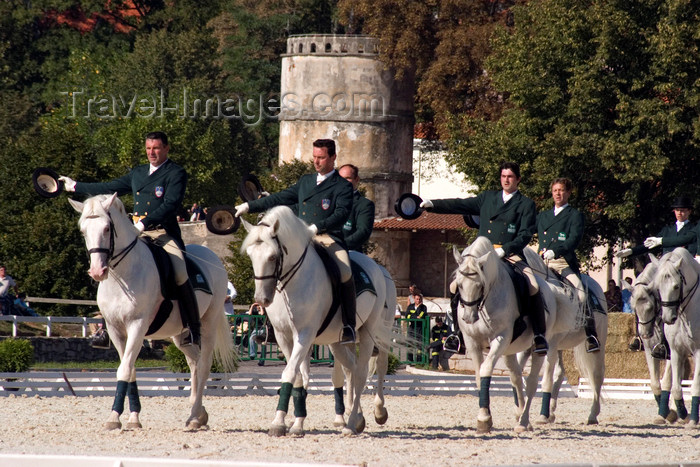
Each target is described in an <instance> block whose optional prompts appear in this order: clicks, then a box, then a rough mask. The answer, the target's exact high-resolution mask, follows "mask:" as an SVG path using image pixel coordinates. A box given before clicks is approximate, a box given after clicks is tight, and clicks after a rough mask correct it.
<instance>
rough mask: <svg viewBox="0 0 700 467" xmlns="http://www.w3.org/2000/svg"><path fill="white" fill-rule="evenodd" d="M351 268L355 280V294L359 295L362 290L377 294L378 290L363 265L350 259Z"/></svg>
mask: <svg viewBox="0 0 700 467" xmlns="http://www.w3.org/2000/svg"><path fill="white" fill-rule="evenodd" d="M350 268H351V269H352V277H353V279H354V281H355V295H356V296H359V295H360V294H361V293H362V292H372V293H373V294H374V295H377V290H376V289H375V288H374V284H373V283H372V280H371V279H370V278H369V275H368V274H367V272H365V270H364V269H363V268H362V266H360V265H359V264H357V263H356V262H355V261H352V260H350Z"/></svg>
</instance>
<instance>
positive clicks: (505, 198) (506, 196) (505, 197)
mask: <svg viewBox="0 0 700 467" xmlns="http://www.w3.org/2000/svg"><path fill="white" fill-rule="evenodd" d="M517 192H518V190H515V191H514V192H513V193H506V192H505V191H501V195H502V196H503V204H505V203H507V202H508V201H510V199H511V198H512V197H513V195H514V194H516V193H517Z"/></svg>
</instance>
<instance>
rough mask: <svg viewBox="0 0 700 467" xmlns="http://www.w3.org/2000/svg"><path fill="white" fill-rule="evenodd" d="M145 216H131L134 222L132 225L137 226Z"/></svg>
mask: <svg viewBox="0 0 700 467" xmlns="http://www.w3.org/2000/svg"><path fill="white" fill-rule="evenodd" d="M145 218H146V216H145V215H144V216H139V215H138V214H134V215H132V216H131V220H132V221H133V222H134V225H136V224H138V223H139V222H140V221H141V220H143V219H145Z"/></svg>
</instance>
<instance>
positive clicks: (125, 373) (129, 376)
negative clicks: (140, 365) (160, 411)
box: [104, 336, 143, 430]
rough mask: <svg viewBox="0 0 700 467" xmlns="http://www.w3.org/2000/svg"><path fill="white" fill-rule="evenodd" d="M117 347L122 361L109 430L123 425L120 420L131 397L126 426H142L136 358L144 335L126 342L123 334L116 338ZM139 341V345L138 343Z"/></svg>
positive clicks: (118, 372)
mask: <svg viewBox="0 0 700 467" xmlns="http://www.w3.org/2000/svg"><path fill="white" fill-rule="evenodd" d="M115 341H116V342H115V347H117V351H118V352H119V354H120V358H121V361H120V363H119V367H118V368H117V389H116V392H115V394H114V403H113V404H112V411H111V412H110V415H109V417H108V418H107V421H106V422H105V424H104V427H105V429H107V430H118V429H120V428H121V427H122V423H121V421H120V420H119V419H120V417H121V415H122V413H123V412H124V402H125V400H126V398H127V396H128V398H129V410H130V413H129V420H128V422H127V425H126V427H127V428H129V429H133V428H141V422H140V421H139V413H140V412H141V401H140V399H139V393H138V387H137V385H136V366H135V363H136V358H137V357H138V355H139V351H140V350H141V343H142V341H143V337H142V336H141V338H140V339H135V338H128V337H127V338H126V344H125V345H121V343H122V342H124V338H123V337H122V336H119V337H116V338H115ZM136 342H138V346H137V345H136Z"/></svg>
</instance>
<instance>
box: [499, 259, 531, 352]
mask: <svg viewBox="0 0 700 467" xmlns="http://www.w3.org/2000/svg"><path fill="white" fill-rule="evenodd" d="M504 263H505V264H506V266H508V267H507V268H506V271H508V275H509V276H510V279H511V281H512V282H513V288H514V289H515V297H516V299H517V302H518V318H517V319H516V320H515V322H514V323H513V339H512V340H511V342H512V341H514V340H515V339H517V338H518V337H520V335H521V334H522V333H524V332H525V330H526V329H527V324H526V323H525V319H524V318H525V315H526V314H527V306H528V300H529V297H530V290H529V287H528V282H527V278H526V277H525V274H523V272H522V271H521V270H520V269H518V268H516V267H515V265H514V264H512V263H511V262H510V261H504Z"/></svg>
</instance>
